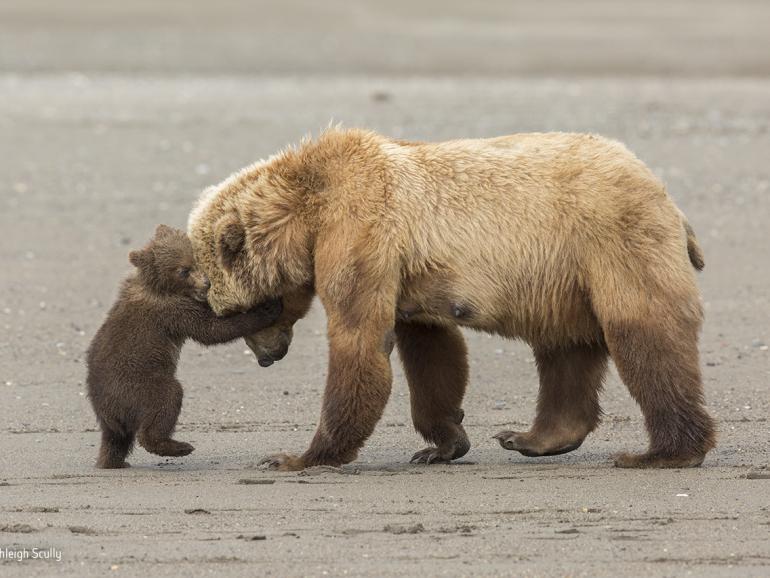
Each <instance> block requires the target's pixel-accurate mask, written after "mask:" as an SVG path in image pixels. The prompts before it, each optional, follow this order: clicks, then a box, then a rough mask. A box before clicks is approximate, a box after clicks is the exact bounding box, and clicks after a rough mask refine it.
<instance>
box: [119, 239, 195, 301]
mask: <svg viewBox="0 0 770 578" xmlns="http://www.w3.org/2000/svg"><path fill="white" fill-rule="evenodd" d="M128 259H129V261H131V264H132V265H134V266H135V267H136V268H137V271H138V275H139V279H140V280H141V282H142V283H143V284H144V286H145V287H147V288H148V289H150V290H151V291H153V292H155V293H161V294H169V293H174V294H178V295H185V296H187V297H191V298H192V299H195V300H196V301H201V302H203V303H205V302H206V300H207V293H208V289H209V280H208V278H207V277H206V275H205V274H204V273H203V272H202V271H201V270H200V269H199V268H198V267H197V266H196V263H195V259H194V257H193V247H192V243H190V239H189V238H188V237H187V235H186V234H185V233H184V232H183V231H180V230H179V229H174V228H172V227H168V226H166V225H158V227H157V229H155V236H154V237H153V238H152V239H150V242H149V243H147V245H146V246H145V247H144V248H142V249H138V250H136V251H131V253H129V255H128Z"/></svg>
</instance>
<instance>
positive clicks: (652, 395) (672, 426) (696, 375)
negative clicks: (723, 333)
mask: <svg viewBox="0 0 770 578" xmlns="http://www.w3.org/2000/svg"><path fill="white" fill-rule="evenodd" d="M678 317H680V316H677V315H668V316H664V317H661V318H660V319H661V321H660V324H657V325H656V324H655V323H652V322H651V323H650V324H649V325H642V324H633V325H631V324H626V325H611V326H609V327H607V328H606V329H605V334H606V339H607V345H608V347H609V349H610V353H611V355H612V358H613V360H614V361H615V365H616V366H617V368H618V373H619V374H620V377H621V379H622V380H623V382H624V383H625V384H626V386H628V389H629V391H630V392H631V395H632V396H633V397H634V399H636V401H637V403H639V406H640V407H641V409H642V413H643V414H644V419H645V423H646V425H647V431H648V433H649V436H650V448H649V450H648V451H647V452H646V453H643V454H637V455H634V454H622V455H619V456H617V458H616V460H615V465H616V466H618V467H621V468H684V467H695V466H699V465H700V464H701V463H702V462H703V459H704V457H705V456H706V453H707V452H708V451H709V450H710V449H712V448H713V447H714V445H715V438H716V435H715V432H714V422H713V420H712V419H711V416H709V414H708V413H707V412H706V409H705V407H704V400H703V387H702V385H701V375H700V368H699V365H698V347H697V332H698V328H699V323H700V322H699V320H688V319H686V318H678Z"/></svg>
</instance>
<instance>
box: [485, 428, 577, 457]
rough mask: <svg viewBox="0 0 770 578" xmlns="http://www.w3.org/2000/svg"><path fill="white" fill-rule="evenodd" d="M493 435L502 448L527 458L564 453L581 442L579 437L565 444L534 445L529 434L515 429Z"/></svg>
mask: <svg viewBox="0 0 770 578" xmlns="http://www.w3.org/2000/svg"><path fill="white" fill-rule="evenodd" d="M493 437H494V439H496V440H497V441H498V442H500V445H501V446H502V447H503V449H506V450H513V451H517V452H519V453H520V454H521V455H523V456H526V457H528V458H539V457H544V456H558V455H560V454H566V453H569V452H571V451H574V450H576V449H578V448H579V447H580V446H581V445H582V443H583V440H582V439H581V440H580V441H576V442H570V443H567V444H557V445H555V446H554V447H535V446H536V444H535V443H533V441H532V440H531V439H529V436H527V435H526V434H525V433H523V432H515V431H501V432H500V433H498V434H496V435H494V436H493Z"/></svg>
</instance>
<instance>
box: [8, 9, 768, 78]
mask: <svg viewBox="0 0 770 578" xmlns="http://www.w3.org/2000/svg"><path fill="white" fill-rule="evenodd" d="M0 5H1V7H0V68H2V69H3V70H4V71H7V72H18V73H40V72H53V71H70V72H74V71H77V72H82V73H92V74H96V73H109V74H124V75H129V76H135V77H140V76H145V75H152V76H164V77H165V76H179V75H214V76H230V75H237V76H241V75H244V76H254V75H278V76H313V77H319V76H329V75H331V76H338V75H356V76H371V75H385V76H422V75H427V76H431V77H436V76H485V77H506V76H511V75H533V76H538V77H543V76H561V75H567V76H580V75H594V76H596V75H598V76H608V75H620V76H639V75H661V76H682V75H684V76H716V75H725V76H764V75H767V74H768V72H770V59H768V53H769V52H770V39H768V34H767V23H768V21H769V20H770V5H768V3H767V2H765V1H763V0H735V1H730V0H722V1H719V0H672V1H667V0H650V1H646V2H645V1H641V0H638V1H637V0H620V1H618V0H582V1H580V2H574V1H571V0H545V1H538V0H508V1H506V0H487V1H481V2H454V1H449V2H447V1H441V0H421V1H415V0H389V1H382V2H376V1H372V0H367V1H362V2H346V1H344V0H331V1H328V2H314V1H312V0H286V1H275V2H265V1H255V2H246V1H238V0H219V1H216V2H214V1H205V0H191V1H187V0H165V1H163V2H156V1H152V0H136V1H132V2H115V1H110V0H108V1H103V0H70V1H68V2H53V1H50V0H49V1H41V0H23V1H21V0H17V1H16V2H13V1H9V0H3V2H2V3H0Z"/></svg>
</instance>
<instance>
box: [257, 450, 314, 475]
mask: <svg viewBox="0 0 770 578" xmlns="http://www.w3.org/2000/svg"><path fill="white" fill-rule="evenodd" d="M257 466H260V467H261V466H264V467H266V468H267V469H268V470H277V471H280V472H297V471H299V470H304V469H305V462H304V461H303V459H302V458H301V457H299V456H295V455H292V454H272V455H269V456H265V457H264V458H262V459H261V460H259V462H257Z"/></svg>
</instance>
